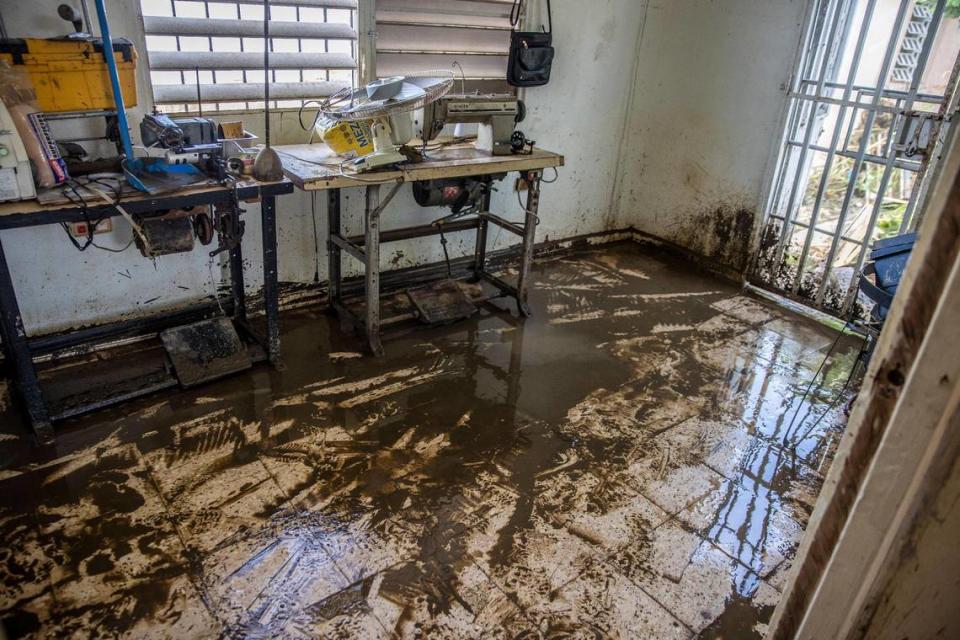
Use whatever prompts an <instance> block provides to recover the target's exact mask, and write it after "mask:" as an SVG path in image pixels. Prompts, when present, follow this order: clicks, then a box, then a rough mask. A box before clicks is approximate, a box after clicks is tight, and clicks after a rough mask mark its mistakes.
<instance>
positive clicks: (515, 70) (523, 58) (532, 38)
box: [507, 0, 553, 87]
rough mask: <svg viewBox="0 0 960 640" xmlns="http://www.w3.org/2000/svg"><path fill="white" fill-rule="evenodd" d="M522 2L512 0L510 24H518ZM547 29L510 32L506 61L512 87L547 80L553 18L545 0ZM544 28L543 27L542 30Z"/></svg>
mask: <svg viewBox="0 0 960 640" xmlns="http://www.w3.org/2000/svg"><path fill="white" fill-rule="evenodd" d="M522 13H523V0H514V3H513V7H512V8H511V10H510V24H511V25H512V26H514V27H516V26H517V24H519V22H520V15H521V14H522ZM547 26H548V28H547V29H544V30H542V31H511V32H510V57H509V58H508V60H507V82H508V83H510V84H511V85H512V86H514V87H539V86H541V85H544V84H547V82H549V81H550V67H551V65H553V16H552V15H550V0H547ZM541 29H543V27H541Z"/></svg>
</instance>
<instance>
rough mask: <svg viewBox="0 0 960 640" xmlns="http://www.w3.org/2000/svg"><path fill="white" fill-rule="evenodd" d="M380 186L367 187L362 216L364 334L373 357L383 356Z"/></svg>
mask: <svg viewBox="0 0 960 640" xmlns="http://www.w3.org/2000/svg"><path fill="white" fill-rule="evenodd" d="M394 191H396V189H394ZM381 211H382V207H381V206H380V185H379V184H371V185H367V199H366V215H365V216H364V221H365V230H364V253H365V257H366V265H364V266H365V267H366V273H365V274H364V293H365V295H366V303H367V304H366V306H367V317H366V333H367V341H368V342H369V343H370V351H371V352H372V353H373V355H375V356H382V355H383V344H382V343H381V342H380V212H381Z"/></svg>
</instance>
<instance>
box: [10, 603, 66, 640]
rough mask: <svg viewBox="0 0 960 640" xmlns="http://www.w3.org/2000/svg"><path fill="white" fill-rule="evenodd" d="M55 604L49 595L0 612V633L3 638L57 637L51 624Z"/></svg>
mask: <svg viewBox="0 0 960 640" xmlns="http://www.w3.org/2000/svg"><path fill="white" fill-rule="evenodd" d="M54 606H55V602H54V599H53V596H52V595H51V594H49V593H47V594H45V595H42V596H38V597H36V598H33V599H31V600H24V601H22V602H20V603H18V604H17V606H15V607H12V608H10V609H3V610H2V611H0V632H2V633H3V634H5V635H4V637H5V638H10V639H13V638H47V637H49V638H52V637H57V636H56V632H55V627H54V624H53V622H52V618H53V609H54Z"/></svg>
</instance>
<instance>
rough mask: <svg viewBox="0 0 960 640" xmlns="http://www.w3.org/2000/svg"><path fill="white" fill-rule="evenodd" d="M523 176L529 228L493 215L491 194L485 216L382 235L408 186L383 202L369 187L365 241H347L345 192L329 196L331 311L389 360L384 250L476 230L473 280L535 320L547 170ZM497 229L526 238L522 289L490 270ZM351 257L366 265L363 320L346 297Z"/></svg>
mask: <svg viewBox="0 0 960 640" xmlns="http://www.w3.org/2000/svg"><path fill="white" fill-rule="evenodd" d="M477 168H478V172H477V175H484V173H483V171H482V169H483V167H482V166H478V167H477ZM520 175H521V176H522V177H523V179H524V180H525V181H526V183H527V201H526V205H525V210H526V212H525V215H524V222H523V224H517V223H514V222H510V221H508V220H505V219H503V218H501V217H500V216H497V215H495V214H493V213H490V192H489V191H488V192H487V193H486V194H485V195H484V198H483V202H482V211H481V212H480V213H479V214H476V215H471V216H468V217H464V218H461V219H457V220H452V221H449V222H438V223H434V224H429V225H421V226H414V227H405V228H402V229H396V230H390V231H381V230H380V218H381V215H382V213H383V210H384V209H385V208H386V206H387V205H388V204H389V203H390V200H391V199H393V196H394V195H395V194H396V193H397V191H398V190H399V188H400V187H401V186H402V185H403V184H405V182H404V181H396V182H395V183H394V184H393V186H392V187H391V188H390V191H389V192H387V195H386V196H385V197H384V198H383V199H382V200H381V197H380V188H381V186H382V184H381V183H375V184H369V185H367V186H366V204H365V213H364V229H365V231H364V234H363V235H362V236H352V237H348V236H344V235H343V234H342V231H341V224H340V222H341V221H340V217H341V216H340V189H339V188H330V189H328V190H327V204H328V215H327V223H328V232H329V235H328V238H329V240H328V258H329V275H330V306H331V307H332V308H333V309H334V310H335V311H336V313H337V314H338V315H339V316H340V318H341V319H342V320H344V321H346V322H348V323H350V324H351V325H353V326H354V327H355V328H356V329H359V330H361V331H362V332H363V333H364V334H365V335H366V338H367V342H368V343H369V345H370V351H371V352H372V353H373V354H374V355H378V356H379V355H383V353H384V350H383V343H382V341H381V336H380V334H381V326H382V321H381V317H380V245H381V244H382V243H385V242H397V241H400V240H409V239H411V238H422V237H426V236H434V235H440V234H443V233H452V232H455V231H467V230H471V229H473V230H476V232H477V236H476V245H475V249H474V259H473V269H472V270H473V274H474V277H475V278H477V279H478V280H484V281H486V282H489V283H490V284H491V285H493V286H494V287H496V288H497V289H499V290H500V292H501V293H502V294H504V295H507V296H510V297H513V298H514V299H515V300H516V302H517V309H518V311H519V312H520V314H522V315H523V316H529V315H530V307H529V306H528V304H527V290H528V287H529V277H530V265H531V263H532V261H533V247H534V240H535V237H536V228H537V222H538V218H537V212H538V209H539V205H540V181H541V178H542V176H543V169H532V170H524V171H520ZM491 223H492V224H495V225H497V226H499V227H500V228H502V229H503V230H505V231H508V232H510V233H513V234H515V235H517V236H520V238H522V242H523V248H522V252H521V257H520V270H519V274H518V277H517V284H516V286H513V285H510V284H508V283H507V282H505V281H504V280H503V279H501V278H499V277H497V276H495V275H494V274H492V273H489V272H488V271H487V270H486V251H487V230H488V228H489V225H490V224H491ZM343 252H345V253H346V254H347V255H350V256H351V257H353V258H355V259H357V260H359V261H360V262H361V263H363V265H364V299H365V313H364V317H362V318H361V317H358V316H357V314H355V313H354V312H353V311H351V310H350V309H348V308H347V306H346V305H345V304H344V303H343V297H342V289H343V287H342V283H343V277H342V270H341V256H342V253H343Z"/></svg>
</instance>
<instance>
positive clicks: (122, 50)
mask: <svg viewBox="0 0 960 640" xmlns="http://www.w3.org/2000/svg"><path fill="white" fill-rule="evenodd" d="M113 56H114V59H115V60H116V61H117V72H118V73H119V74H120V87H121V90H122V91H123V102H124V104H125V105H126V106H127V107H132V106H135V105H136V104H137V80H136V71H137V50H136V49H134V47H133V43H131V42H130V41H129V40H126V39H124V38H117V39H115V40H114V41H113ZM0 60H6V61H7V62H9V63H10V64H12V65H24V67H25V68H26V70H27V72H28V73H29V74H30V79H31V80H32V81H33V88H34V90H35V91H36V93H37V102H38V103H39V106H40V110H41V111H44V112H54V111H88V110H95V109H113V108H114V106H115V105H114V103H113V91H112V90H111V89H110V75H109V73H108V72H107V65H106V63H105V62H104V60H103V44H102V43H101V42H100V40H99V39H88V40H72V39H55V40H43V39H40V38H24V39H8V40H0Z"/></svg>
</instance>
